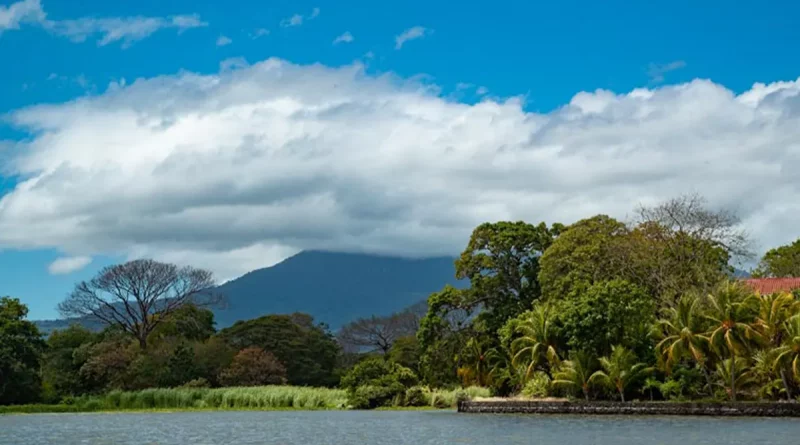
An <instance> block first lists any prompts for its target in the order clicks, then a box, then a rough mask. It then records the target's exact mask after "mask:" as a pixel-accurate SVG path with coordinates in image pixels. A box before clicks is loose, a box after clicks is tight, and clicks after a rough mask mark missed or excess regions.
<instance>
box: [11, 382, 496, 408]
mask: <svg viewBox="0 0 800 445" xmlns="http://www.w3.org/2000/svg"><path fill="white" fill-rule="evenodd" d="M459 392H466V393H467V394H468V395H469V396H470V397H472V398H475V397H486V396H488V395H489V390H488V389H486V388H478V387H472V388H467V389H465V390H438V389H437V390H431V391H430V392H429V397H428V399H429V405H428V407H430V408H433V407H436V408H444V407H455V406H456V401H457V397H458V393H459ZM423 408H424V407H423ZM290 409H298V410H325V409H347V392H346V391H344V390H341V389H330V388H306V387H299V386H260V387H249V388H214V389H210V388H154V389H145V390H142V391H131V392H123V391H112V392H109V393H107V394H104V395H99V396H86V397H77V398H75V399H73V400H70V401H68V403H63V404H58V405H13V406H0V414H34V413H76V412H103V411H181V410H290Z"/></svg>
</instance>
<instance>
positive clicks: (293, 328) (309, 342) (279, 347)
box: [219, 314, 339, 386]
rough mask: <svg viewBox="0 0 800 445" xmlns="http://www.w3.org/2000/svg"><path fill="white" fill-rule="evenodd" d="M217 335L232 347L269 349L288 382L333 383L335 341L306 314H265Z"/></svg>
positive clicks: (306, 383) (315, 384)
mask: <svg viewBox="0 0 800 445" xmlns="http://www.w3.org/2000/svg"><path fill="white" fill-rule="evenodd" d="M219 336H220V338H222V339H223V340H225V341H226V342H227V343H228V344H229V345H231V346H232V347H234V348H236V349H244V348H248V347H253V346H255V347H259V348H261V349H263V350H265V351H267V352H270V353H272V354H273V355H274V356H275V357H276V358H277V359H278V361H280V362H281V363H283V364H284V366H285V367H286V378H287V381H288V383H289V384H292V385H310V386H328V385H334V384H335V383H336V381H335V377H334V368H335V366H336V360H337V357H338V354H339V345H338V344H337V343H336V340H335V339H334V338H333V336H332V335H331V334H330V332H328V330H327V328H326V327H325V326H323V325H315V324H314V323H313V320H312V319H311V317H309V316H308V315H305V314H293V315H267V316H264V317H260V318H256V319H253V320H248V321H240V322H237V323H236V324H234V325H233V326H231V327H229V328H227V329H223V330H222V331H220V333H219Z"/></svg>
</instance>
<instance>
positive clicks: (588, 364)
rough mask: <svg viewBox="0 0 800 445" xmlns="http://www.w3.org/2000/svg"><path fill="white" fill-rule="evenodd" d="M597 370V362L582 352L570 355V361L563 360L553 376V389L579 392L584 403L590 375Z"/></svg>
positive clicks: (587, 399)
mask: <svg viewBox="0 0 800 445" xmlns="http://www.w3.org/2000/svg"><path fill="white" fill-rule="evenodd" d="M596 369H597V361H596V360H595V359H594V357H592V356H591V355H589V354H588V353H586V352H584V351H577V352H574V353H572V354H570V359H569V360H565V361H564V362H562V363H561V365H560V366H559V367H558V369H557V371H556V372H555V373H554V374H553V381H552V382H551V383H552V385H553V387H555V388H558V387H564V388H569V389H573V390H576V389H577V390H580V391H581V392H582V393H583V397H584V398H585V399H586V401H587V402H588V401H589V389H590V388H591V379H592V374H593V373H594V371H595V370H596Z"/></svg>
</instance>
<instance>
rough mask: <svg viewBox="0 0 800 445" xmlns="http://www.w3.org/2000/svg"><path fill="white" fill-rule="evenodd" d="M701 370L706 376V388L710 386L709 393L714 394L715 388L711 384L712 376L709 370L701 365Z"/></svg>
mask: <svg viewBox="0 0 800 445" xmlns="http://www.w3.org/2000/svg"><path fill="white" fill-rule="evenodd" d="M700 369H702V370H703V375H704V376H706V386H708V393H709V394H713V393H714V386H713V385H712V384H711V375H710V374H709V373H708V368H706V366H705V365H704V364H701V365H700Z"/></svg>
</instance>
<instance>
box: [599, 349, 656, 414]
mask: <svg viewBox="0 0 800 445" xmlns="http://www.w3.org/2000/svg"><path fill="white" fill-rule="evenodd" d="M600 365H601V366H602V367H603V369H602V370H601V371H596V372H595V373H594V374H592V376H591V377H590V379H589V380H590V381H591V382H592V383H594V382H598V383H600V384H602V385H604V386H606V387H609V388H614V389H615V390H616V391H617V392H618V393H619V397H620V400H622V401H623V402H624V401H625V390H626V389H628V387H629V386H630V385H631V384H632V383H634V382H636V381H637V380H638V379H639V378H641V377H643V376H645V375H647V374H649V373H651V372H652V371H653V368H648V367H647V365H645V364H644V363H638V362H637V361H636V355H635V354H634V353H633V351H630V350H628V349H625V348H624V347H622V346H613V347H612V348H611V355H610V356H608V357H602V358H600Z"/></svg>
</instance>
